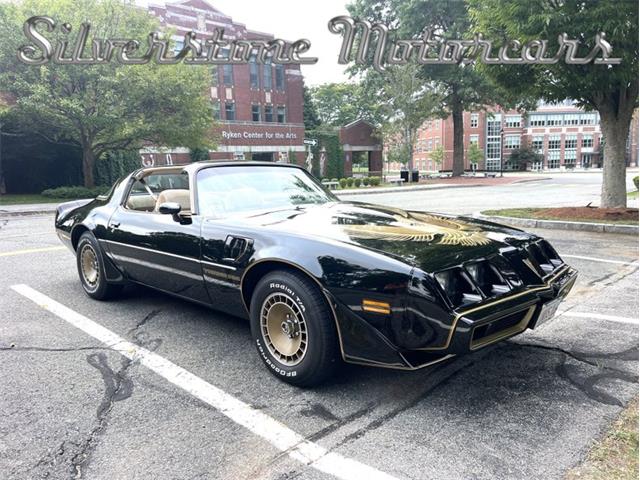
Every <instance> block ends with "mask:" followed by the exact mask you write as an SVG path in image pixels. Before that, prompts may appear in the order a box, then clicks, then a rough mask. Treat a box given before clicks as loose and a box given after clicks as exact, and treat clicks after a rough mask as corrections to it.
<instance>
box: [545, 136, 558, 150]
mask: <svg viewBox="0 0 640 480" xmlns="http://www.w3.org/2000/svg"><path fill="white" fill-rule="evenodd" d="M548 148H549V150H560V135H551V136H549V144H548Z"/></svg>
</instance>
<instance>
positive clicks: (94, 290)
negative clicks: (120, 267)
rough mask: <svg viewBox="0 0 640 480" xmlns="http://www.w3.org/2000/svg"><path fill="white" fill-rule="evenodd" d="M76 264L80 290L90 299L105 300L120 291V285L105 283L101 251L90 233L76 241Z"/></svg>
mask: <svg viewBox="0 0 640 480" xmlns="http://www.w3.org/2000/svg"><path fill="white" fill-rule="evenodd" d="M76 264H77V266H78V275H79V276H80V283H81V284H82V288H83V289H84V291H85V292H86V293H87V295H89V296H90V297H91V298H95V299H96V300H107V299H109V298H111V297H113V296H114V295H116V294H118V293H119V292H120V291H121V290H122V285H113V284H110V283H108V282H107V278H106V276H105V268H104V259H103V258H102V250H101V249H100V245H99V244H98V241H97V240H96V238H95V237H94V236H93V234H91V233H90V232H85V233H83V234H82V235H81V236H80V240H78V247H77V248H76Z"/></svg>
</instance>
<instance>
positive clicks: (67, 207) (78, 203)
mask: <svg viewBox="0 0 640 480" xmlns="http://www.w3.org/2000/svg"><path fill="white" fill-rule="evenodd" d="M94 200H95V199H94V198H84V199H82V200H72V201H71V202H64V203H61V204H59V205H58V206H57V207H56V220H58V218H60V217H62V216H63V215H66V214H67V213H69V212H70V211H71V210H75V209H76V208H80V207H84V206H85V205H88V204H89V203H91V202H93V201H94Z"/></svg>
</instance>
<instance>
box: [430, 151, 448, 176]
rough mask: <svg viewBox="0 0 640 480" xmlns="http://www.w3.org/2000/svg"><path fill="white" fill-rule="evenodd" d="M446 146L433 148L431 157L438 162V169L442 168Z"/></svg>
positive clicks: (434, 161)
mask: <svg viewBox="0 0 640 480" xmlns="http://www.w3.org/2000/svg"><path fill="white" fill-rule="evenodd" d="M444 155H445V153H444V147H443V146H442V145H438V146H437V147H436V148H434V149H433V150H431V153H430V154H429V159H430V160H431V161H432V162H433V163H435V164H436V169H437V170H440V167H441V166H442V163H443V162H444Z"/></svg>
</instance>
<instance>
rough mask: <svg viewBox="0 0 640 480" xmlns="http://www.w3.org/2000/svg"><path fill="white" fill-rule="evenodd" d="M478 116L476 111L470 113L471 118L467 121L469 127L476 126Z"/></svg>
mask: <svg viewBox="0 0 640 480" xmlns="http://www.w3.org/2000/svg"><path fill="white" fill-rule="evenodd" d="M479 117H480V115H478V114H477V113H472V114H471V119H470V122H469V126H470V127H471V128H478V118H479Z"/></svg>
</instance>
